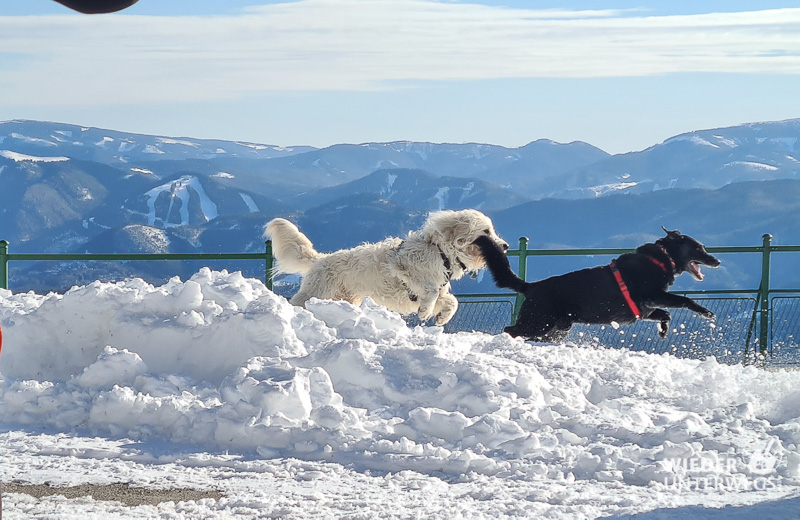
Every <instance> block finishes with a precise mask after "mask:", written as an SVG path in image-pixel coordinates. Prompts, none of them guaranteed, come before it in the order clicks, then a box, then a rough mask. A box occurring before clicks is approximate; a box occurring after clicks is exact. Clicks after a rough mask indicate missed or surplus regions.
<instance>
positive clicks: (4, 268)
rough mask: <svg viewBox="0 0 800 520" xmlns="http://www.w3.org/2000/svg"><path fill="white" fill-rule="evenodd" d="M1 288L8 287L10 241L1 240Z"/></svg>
mask: <svg viewBox="0 0 800 520" xmlns="http://www.w3.org/2000/svg"><path fill="white" fill-rule="evenodd" d="M0 289H8V241H6V240H0Z"/></svg>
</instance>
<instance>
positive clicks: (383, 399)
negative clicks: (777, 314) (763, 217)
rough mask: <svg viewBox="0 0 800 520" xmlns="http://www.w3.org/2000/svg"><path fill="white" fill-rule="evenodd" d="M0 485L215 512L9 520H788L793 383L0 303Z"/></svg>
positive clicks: (636, 358) (215, 302) (277, 311)
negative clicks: (194, 493) (155, 498)
mask: <svg viewBox="0 0 800 520" xmlns="http://www.w3.org/2000/svg"><path fill="white" fill-rule="evenodd" d="M0 323H1V324H2V329H3V337H4V342H3V348H2V354H1V355H0V480H2V481H3V482H6V483H8V482H22V483H29V484H42V483H50V484H51V485H54V486H73V485H77V484H109V483H127V484H131V485H133V486H140V487H144V488H157V489H175V488H189V489H198V490H212V489H213V490H218V491H220V492H222V493H223V495H224V496H223V497H222V498H219V499H213V498H204V499H200V500H196V501H184V502H173V501H170V502H163V503H161V504H159V505H139V506H133V507H128V506H124V505H122V504H121V503H119V502H110V501H99V500H94V499H92V498H89V497H84V498H72V499H67V498H64V497H63V496H59V495H54V496H50V497H46V498H42V499H35V498H32V497H31V496H29V495H27V494H23V493H5V494H4V497H3V507H4V510H3V514H4V518H5V519H6V520H8V519H12V518H31V517H36V518H60V519H72V518H76V519H77V518H80V519H84V518H104V519H105V518H304V519H305V518H353V519H372V518H425V519H428V518H441V519H457V518H569V519H573V518H627V517H628V516H629V515H637V514H638V515H639V516H637V517H636V518H645V519H655V518H712V519H717V518H719V519H722V518H725V519H728V518H734V519H744V518H753V517H758V518H760V520H763V519H766V518H792V517H795V518H796V517H798V516H800V447H799V446H800V372H793V371H765V370H761V369H758V368H754V367H742V366H728V365H723V364H719V363H717V362H716V361H714V360H713V359H712V360H707V361H702V362H701V361H693V360H685V359H677V358H674V357H670V356H666V355H651V354H643V353H637V352H631V351H627V350H616V349H603V348H597V347H591V346H580V345H536V344H529V343H525V342H523V341H520V340H518V339H512V338H510V337H509V336H507V335H500V336H491V335H487V334H482V333H457V334H446V333H444V332H443V331H442V329H441V328H438V327H428V328H421V327H417V328H414V329H410V328H408V327H407V326H406V324H405V322H404V321H403V320H402V319H401V318H400V317H399V316H398V315H396V314H394V313H391V312H388V311H386V310H385V309H383V308H382V307H379V306H376V305H374V304H371V303H370V302H367V303H365V304H364V305H363V306H362V307H361V308H357V307H353V306H352V305H349V304H346V303H342V302H331V301H312V302H311V303H309V305H308V309H307V310H305V309H299V308H296V307H293V306H291V305H290V304H289V303H288V302H287V301H286V300H285V299H284V298H282V297H279V296H276V295H274V294H273V293H272V292H270V291H269V290H267V289H266V288H265V287H264V285H263V284H262V283H261V282H260V281H258V280H254V279H247V278H244V277H242V276H241V275H240V274H239V273H227V272H212V271H210V270H207V269H204V270H201V271H200V272H198V273H197V274H196V275H195V276H194V277H193V278H192V279H191V280H189V281H186V282H181V281H179V280H174V281H171V282H169V283H168V284H166V285H164V286H161V287H154V286H151V285H149V284H147V283H146V282H143V281H141V280H129V281H126V282H121V283H116V284H110V283H100V282H96V283H93V284H91V285H88V286H84V287H76V288H73V289H72V290H71V291H69V292H68V293H66V294H64V295H56V294H50V295H46V296H43V295H36V294H32V293H28V294H12V293H10V292H8V291H2V290H0Z"/></svg>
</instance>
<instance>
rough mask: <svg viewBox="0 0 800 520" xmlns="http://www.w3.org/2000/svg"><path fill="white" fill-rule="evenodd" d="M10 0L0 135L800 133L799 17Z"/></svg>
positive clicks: (495, 139)
mask: <svg viewBox="0 0 800 520" xmlns="http://www.w3.org/2000/svg"><path fill="white" fill-rule="evenodd" d="M754 4H756V3H755V2H738V1H725V2H723V1H714V2H652V1H650V2H634V1H617V2H613V1H609V2H592V1H576V2H555V1H552V2H528V1H521V0H509V1H483V2H478V1H473V2H464V1H443V2H436V1H431V0H298V1H293V2H254V1H244V0H224V1H223V0H215V1H209V0H168V1H163V0H139V2H138V4H136V5H135V6H133V7H131V8H129V9H127V10H125V11H123V12H121V13H117V14H113V15H94V16H87V15H80V14H77V13H73V12H71V11H69V10H68V9H66V8H64V7H63V6H60V5H59V4H56V3H55V2H52V1H50V0H5V1H3V2H2V3H0V120H7V119H41V120H50V121H60V122H66V123H75V124H81V125H87V126H97V127H103V128H111V129H115V130H122V131H130V132H139V133H148V134H158V135H168V136H175V137H179V136H189V137H204V138H220V139H232V140H243V141H251V142H259V143H267V144H275V145H300V144H307V145H313V146H328V145H331V144H336V143H343V142H349V143H359V142H366V141H394V140H414V141H432V142H484V143H491V144H499V145H505V146H510V147H515V146H521V145H524V144H526V143H528V142H530V141H533V140H536V139H540V138H547V139H553V140H555V141H558V142H570V141H576V140H580V141H586V142H588V143H591V144H593V145H595V146H598V147H600V148H602V149H604V150H606V151H608V152H610V153H622V152H627V151H632V150H641V149H644V148H646V147H648V146H651V145H654V144H657V143H659V142H661V141H663V140H664V139H667V138H669V137H671V136H673V135H676V134H679V133H683V132H688V131H692V130H699V129H706V128H716V127H723V126H730V125H736V124H740V123H746V122H755V121H772V120H782V119H791V118H797V117H800V96H799V95H798V92H800V88H798V87H800V81H798V80H800V9H798V8H794V7H792V6H791V5H790V4H789V3H788V2H770V1H767V0H765V1H763V2H759V3H757V4H758V5H757V6H755V7H754Z"/></svg>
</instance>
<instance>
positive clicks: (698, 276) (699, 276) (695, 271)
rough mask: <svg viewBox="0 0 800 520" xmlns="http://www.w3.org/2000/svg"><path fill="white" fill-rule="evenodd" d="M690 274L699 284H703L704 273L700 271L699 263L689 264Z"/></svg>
mask: <svg viewBox="0 0 800 520" xmlns="http://www.w3.org/2000/svg"><path fill="white" fill-rule="evenodd" d="M689 272H690V273H691V274H692V276H693V277H694V279H695V280H697V281H698V282H702V281H703V278H705V275H704V274H703V271H701V270H700V264H699V263H697V262H689Z"/></svg>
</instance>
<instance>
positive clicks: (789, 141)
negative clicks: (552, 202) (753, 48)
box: [542, 119, 800, 198]
mask: <svg viewBox="0 0 800 520" xmlns="http://www.w3.org/2000/svg"><path fill="white" fill-rule="evenodd" d="M798 138H800V119H791V120H787V121H777V122H769V123H751V124H745V125H740V126H735V127H729V128H717V129H714V130H701V131H696V132H689V133H685V134H681V135H678V136H675V137H672V138H670V139H667V140H666V141H664V142H663V143H661V144H658V145H656V146H652V147H650V148H648V149H646V150H643V151H641V152H633V153H628V154H620V155H615V156H612V157H608V158H607V159H605V160H601V161H598V162H596V163H593V164H590V165H586V166H584V167H581V168H577V169H576V170H575V171H573V172H571V173H569V174H568V175H553V176H550V177H548V178H547V179H543V180H542V184H543V189H545V190H550V191H549V193H550V194H551V195H553V196H557V197H568V198H587V197H593V196H599V195H604V194H607V193H610V192H619V191H624V192H627V193H645V192H650V191H655V190H659V189H666V188H685V189H688V188H720V187H722V186H725V185H727V184H731V183H734V182H743V181H760V180H775V179H798V178H800V145H798Z"/></svg>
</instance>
